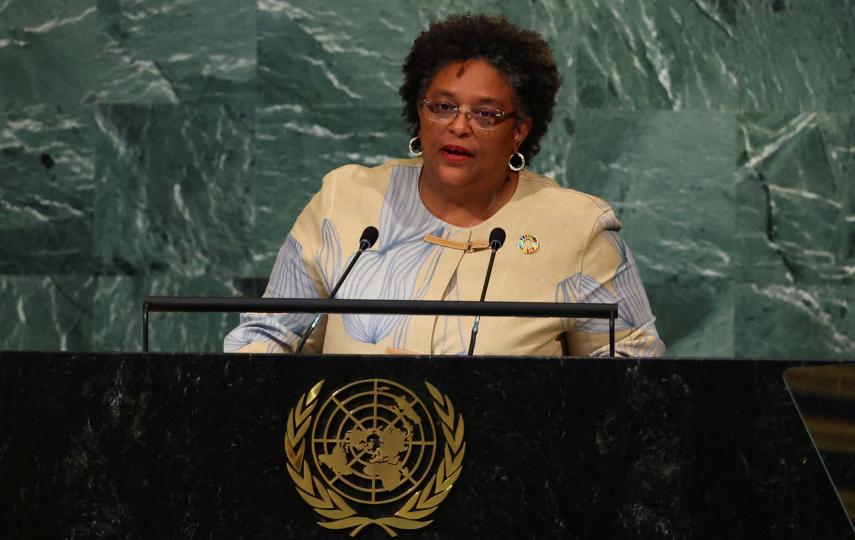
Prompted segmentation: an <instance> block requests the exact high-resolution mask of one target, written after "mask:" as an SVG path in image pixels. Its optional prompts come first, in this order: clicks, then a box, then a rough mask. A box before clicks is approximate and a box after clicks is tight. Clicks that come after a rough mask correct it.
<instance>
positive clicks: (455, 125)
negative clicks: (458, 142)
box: [448, 109, 472, 137]
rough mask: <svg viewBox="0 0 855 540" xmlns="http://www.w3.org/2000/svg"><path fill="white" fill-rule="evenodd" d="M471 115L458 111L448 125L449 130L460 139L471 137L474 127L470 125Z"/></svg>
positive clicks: (467, 112) (461, 110)
mask: <svg viewBox="0 0 855 540" xmlns="http://www.w3.org/2000/svg"><path fill="white" fill-rule="evenodd" d="M469 114H470V113H469V111H464V110H463V109H460V110H458V111H457V115H456V116H455V117H454V118H452V119H451V123H449V124H448V129H449V130H450V131H451V132H452V133H454V134H455V135H457V136H458V137H460V136H465V135H471V134H472V126H471V125H470V123H469Z"/></svg>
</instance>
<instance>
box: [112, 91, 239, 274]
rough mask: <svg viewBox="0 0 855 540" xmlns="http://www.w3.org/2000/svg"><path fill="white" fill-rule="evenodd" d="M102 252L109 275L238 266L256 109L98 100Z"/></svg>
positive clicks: (227, 270) (221, 270)
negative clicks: (102, 103)
mask: <svg viewBox="0 0 855 540" xmlns="http://www.w3.org/2000/svg"><path fill="white" fill-rule="evenodd" d="M96 121H97V124H98V128H99V136H98V141H97V147H96V153H97V167H96V189H97V193H96V197H95V232H96V254H97V256H98V258H99V260H100V263H101V264H102V265H103V267H104V272H105V273H107V274H119V275H136V274H146V273H150V272H169V273H170V274H172V275H173V276H175V277H200V276H204V275H208V274H211V273H215V274H217V275H226V274H232V275H240V274H241V273H242V272H243V271H244V270H245V269H246V268H248V266H249V265H250V262H249V261H250V256H249V253H250V252H249V250H250V246H251V245H252V244H253V243H254V240H253V239H252V238H251V232H252V224H253V222H254V220H255V211H254V206H253V204H252V185H253V178H254V162H253V152H254V150H253V146H254V145H253V137H254V124H253V122H254V114H253V112H252V110H250V109H248V108H246V107H244V108H242V107H231V106H213V105H210V106H209V105H205V106H202V105H199V106H192V107H191V106H170V105H159V106H133V105H115V106H99V107H98V109H97V111H96Z"/></svg>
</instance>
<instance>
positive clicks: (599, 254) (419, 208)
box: [225, 15, 665, 356]
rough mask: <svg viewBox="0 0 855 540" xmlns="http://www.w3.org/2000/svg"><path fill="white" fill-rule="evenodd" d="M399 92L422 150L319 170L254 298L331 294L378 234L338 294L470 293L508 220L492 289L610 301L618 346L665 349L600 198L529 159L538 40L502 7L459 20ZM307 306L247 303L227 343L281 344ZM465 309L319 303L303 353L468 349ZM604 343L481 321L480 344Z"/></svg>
mask: <svg viewBox="0 0 855 540" xmlns="http://www.w3.org/2000/svg"><path fill="white" fill-rule="evenodd" d="M403 72H404V83H403V85H402V87H401V90H400V94H401V97H402V98H403V100H404V117H405V118H406V120H407V122H408V123H409V124H410V126H411V128H412V133H413V135H414V137H413V139H412V140H411V141H410V151H411V153H412V154H415V155H418V156H420V157H419V158H417V159H410V160H396V161H391V162H389V163H386V164H384V165H381V166H379V167H375V168H365V167H360V166H356V165H347V166H345V167H342V168H340V169H337V170H335V171H333V172H331V173H330V174H329V175H327V176H326V178H324V182H323V187H322V188H321V191H320V192H319V193H318V194H316V195H315V197H314V198H313V199H312V201H311V202H310V203H309V204H308V206H307V207H306V208H305V209H304V210H303V212H302V213H301V215H300V216H299V218H298V219H297V222H296V223H295V225H294V228H293V229H292V231H291V233H290V234H289V235H288V237H287V238H286V240H285V244H284V245H283V246H282V249H281V250H280V252H279V256H278V258H277V260H276V264H275V266H274V269H273V273H272V275H271V278H270V282H269V284H268V287H267V290H266V292H265V294H264V296H265V297H297V298H303V297H305V298H316V297H327V296H329V291H330V290H331V289H332V287H333V286H334V284H335V283H336V281H337V280H338V277H339V276H340V275H341V272H342V271H343V269H344V268H345V267H346V266H347V263H348V260H349V259H348V257H351V256H352V250H354V249H355V247H356V245H357V239H358V238H359V235H360V232H361V231H362V230H363V228H364V227H366V226H368V225H374V226H376V227H377V228H378V229H379V231H380V237H379V240H378V242H377V244H376V245H375V246H374V248H373V249H371V250H369V251H366V252H365V253H364V254H363V255H362V257H361V258H360V259H359V261H358V262H357V263H356V265H355V267H354V270H353V271H352V273H351V274H350V275H349V276H348V278H347V279H346V280H345V282H344V284H343V285H342V287H341V289H340V290H339V292H338V294H337V295H336V297H337V298H370V299H411V300H477V299H478V298H479V296H480V292H481V288H482V285H483V281H484V275H485V272H486V268H487V263H488V260H489V254H490V251H489V249H487V238H488V235H489V233H490V231H491V230H492V229H493V228H494V227H502V228H504V229H505V230H506V231H507V233H508V236H509V242H508V243H507V244H508V245H506V247H505V248H504V249H501V250H499V252H498V254H497V257H496V261H495V264H494V271H493V274H492V277H491V281H490V287H489V290H488V294H487V300H493V301H536V302H554V301H560V302H618V304H619V313H620V318H619V320H618V321H617V324H616V330H617V334H616V335H617V339H618V343H617V346H616V350H617V352H618V353H620V354H624V355H629V356H658V355H661V354H663V353H664V350H665V349H664V345H663V344H662V341H661V340H660V339H659V337H658V335H657V333H656V328H655V325H654V320H655V318H654V317H653V315H652V313H651V312H650V307H649V304H648V302H647V297H646V295H645V293H644V288H643V287H642V285H641V281H640V280H639V277H638V272H637V270H636V267H635V263H634V261H633V258H632V255H631V254H630V252H629V250H628V249H627V247H626V245H625V244H624V242H623V240H621V238H620V237H619V235H618V233H617V231H618V230H619V229H620V223H619V222H618V220H617V219H616V218H615V216H614V213H613V212H612V210H611V208H610V207H609V206H608V205H607V204H606V203H605V202H603V201H601V200H599V199H597V198H595V197H592V196H589V195H585V194H582V193H579V192H576V191H572V190H567V189H561V188H560V187H559V186H558V185H557V184H556V183H555V182H554V181H553V180H550V179H547V178H543V177H540V176H538V175H536V174H533V173H530V172H528V171H527V170H525V168H524V167H525V165H526V163H530V162H531V160H532V158H533V157H534V155H535V154H537V152H538V150H539V146H538V142H539V141H540V139H541V137H542V136H543V135H544V134H545V133H546V130H547V126H548V123H549V121H550V119H551V118H552V110H553V106H554V103H555V95H556V93H557V91H558V88H559V86H560V79H559V76H558V71H557V69H556V67H555V62H554V60H553V58H552V54H551V51H550V49H549V46H548V45H547V43H546V42H545V41H544V40H543V39H542V38H541V37H540V36H539V35H537V34H535V33H533V32H530V31H526V30H522V29H520V28H518V27H516V26H514V25H512V24H510V23H509V22H507V21H506V20H504V19H501V18H493V17H487V16H470V15H465V16H454V17H451V18H449V19H447V20H446V21H443V22H439V23H435V24H432V25H431V26H430V28H429V29H428V30H427V31H425V32H423V33H422V34H421V35H420V36H419V37H418V38H417V39H416V41H415V43H414V44H413V47H412V50H411V51H410V54H409V56H408V57H407V59H406V61H405V63H404V66H403ZM312 319H313V315H311V314H285V315H265V314H243V315H242V316H241V324H240V326H238V327H237V328H235V329H234V330H233V331H232V332H231V333H229V335H228V336H226V339H225V349H226V351H239V352H289V351H293V350H294V349H295V346H296V344H297V343H298V342H299V340H300V335H301V334H302V333H303V332H304V331H305V329H306V328H307V326H308V324H309V323H310V321H311V320H312ZM472 322H473V319H472V318H471V317H424V316H422V317H412V316H394V315H343V316H341V315H330V316H329V317H328V319H327V320H326V321H325V324H323V325H321V326H320V327H319V328H318V329H317V330H316V331H315V332H314V333H313V334H312V337H311V339H310V340H309V341H308V344H307V347H306V349H304V350H309V349H310V350H312V351H315V352H321V351H322V352H324V353H357V354H361V353H375V354H376V353H384V352H390V353H417V354H464V353H465V352H466V351H467V350H468V345H469V334H470V329H471V327H472ZM562 350H565V351H567V352H569V353H570V354H572V355H574V356H588V355H605V354H607V353H608V325H607V322H606V321H600V320H558V319H540V318H522V319H514V318H487V319H482V321H481V323H480V330H479V334H478V341H477V345H476V349H475V353H476V354H508V355H518V354H532V355H558V354H561V353H562Z"/></svg>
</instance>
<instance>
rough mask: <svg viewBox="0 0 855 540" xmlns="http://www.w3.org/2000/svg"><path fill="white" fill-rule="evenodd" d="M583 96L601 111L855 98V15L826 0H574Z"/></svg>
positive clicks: (827, 104) (830, 107) (754, 106)
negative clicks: (739, 0) (667, 0)
mask: <svg viewBox="0 0 855 540" xmlns="http://www.w3.org/2000/svg"><path fill="white" fill-rule="evenodd" d="M574 7H575V9H576V10H577V11H578V13H579V15H578V16H579V23H578V24H579V26H578V28H579V33H580V38H579V39H580V43H579V51H578V53H579V70H578V78H579V79H578V80H579V94H580V100H581V104H582V106H583V107H590V108H606V109H614V108H619V109H640V110H643V109H674V110H679V109H705V110H709V109H712V110H738V111H743V110H750V111H766V110H796V111H801V110H826V111H846V110H850V109H851V108H852V106H853V104H855V56H853V55H852V54H851V51H852V50H853V48H855V23H853V21H855V11H853V9H855V8H853V4H852V3H851V2H847V1H845V0H830V1H827V2H794V1H785V0H776V1H774V2H771V1H769V2H736V1H731V0H720V1H715V2H714V1H711V0H693V1H691V2H639V1H636V0H606V1H603V0H577V1H576V2H575V3H574Z"/></svg>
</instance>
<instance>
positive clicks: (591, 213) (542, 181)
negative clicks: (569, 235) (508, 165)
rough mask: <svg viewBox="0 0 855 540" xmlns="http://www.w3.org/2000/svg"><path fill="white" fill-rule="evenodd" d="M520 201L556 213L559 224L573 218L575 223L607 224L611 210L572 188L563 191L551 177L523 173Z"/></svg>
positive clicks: (611, 213)
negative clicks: (528, 201)
mask: <svg viewBox="0 0 855 540" xmlns="http://www.w3.org/2000/svg"><path fill="white" fill-rule="evenodd" d="M520 188H521V189H522V190H523V197H521V199H522V200H527V199H528V200H530V204H534V205H536V206H537V208H538V209H540V210H546V211H547V212H549V213H553V214H555V218H556V219H558V220H559V221H563V220H565V219H572V221H574V222H575V223H579V222H580V221H582V222H588V221H590V222H591V223H592V224H593V223H594V222H598V221H608V219H609V218H608V216H612V217H614V211H613V210H612V207H611V205H610V204H609V203H607V202H606V201H604V200H603V199H601V198H599V197H596V196H594V195H590V194H588V193H583V192H581V191H577V190H575V189H570V188H565V187H562V186H561V185H559V184H558V182H556V181H555V180H553V179H552V178H549V177H546V176H541V175H539V174H536V173H533V172H530V171H523V173H521V174H520Z"/></svg>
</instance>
